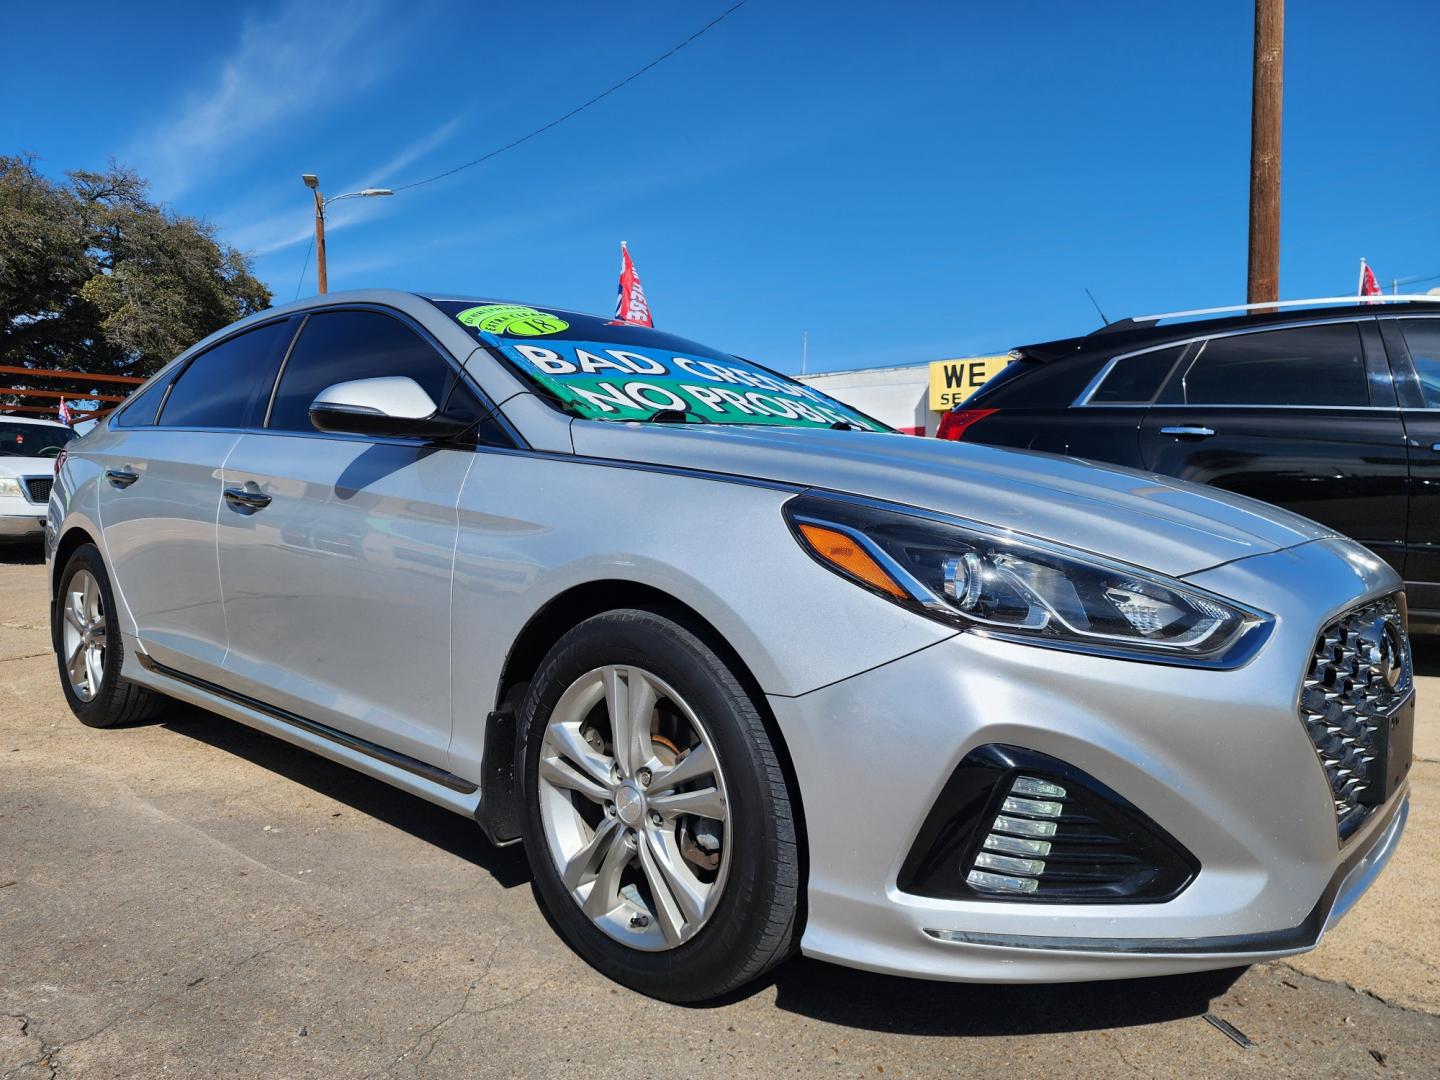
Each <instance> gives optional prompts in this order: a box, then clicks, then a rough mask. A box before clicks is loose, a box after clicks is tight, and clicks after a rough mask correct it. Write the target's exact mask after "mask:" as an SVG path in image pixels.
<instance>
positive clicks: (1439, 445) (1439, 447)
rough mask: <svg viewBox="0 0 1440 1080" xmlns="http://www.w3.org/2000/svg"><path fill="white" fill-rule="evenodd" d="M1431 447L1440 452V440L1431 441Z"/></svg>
mask: <svg viewBox="0 0 1440 1080" xmlns="http://www.w3.org/2000/svg"><path fill="white" fill-rule="evenodd" d="M1430 449H1431V450H1434V451H1435V452H1436V453H1437V454H1440V442H1436V443H1431V444H1430Z"/></svg>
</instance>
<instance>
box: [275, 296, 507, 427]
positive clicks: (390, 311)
mask: <svg viewBox="0 0 1440 1080" xmlns="http://www.w3.org/2000/svg"><path fill="white" fill-rule="evenodd" d="M437 310H438V309H437ZM342 311H369V312H374V313H376V314H379V315H384V316H387V317H389V318H391V319H394V320H395V321H396V322H398V323H399V324H400V325H401V326H404V327H405V328H406V329H408V330H409V331H410V332H411V333H413V334H415V335H416V336H417V337H418V338H419V339H420V340H421V341H422V342H424V343H425V344H426V345H427V346H428V347H429V348H430V349H431V350H432V351H433V352H434V353H435V354H436V355H437V356H439V357H440V359H441V361H442V362H443V363H445V364H446V365H447V366H448V367H449V368H450V371H451V373H452V374H453V375H455V376H456V379H455V382H456V383H464V384H465V386H466V388H467V389H469V391H470V392H471V393H472V394H473V395H474V396H475V399H476V400H477V401H478V402H479V403H480V407H481V416H480V419H479V420H478V421H477V422H476V426H477V427H478V426H479V424H482V423H484V422H485V421H486V420H488V419H490V418H491V417H494V418H495V419H496V420H498V421H499V423H500V427H501V429H502V430H503V431H504V432H505V437H506V438H507V439H509V440H510V442H511V443H512V444H513V445H514V446H515V447H516V448H526V447H528V445H529V444H528V443H527V442H526V441H525V438H524V437H523V436H522V435H521V434H520V432H519V429H517V428H516V427H515V425H514V424H512V423H511V422H510V418H509V417H508V416H506V415H505V414H504V412H502V411H501V409H500V406H499V405H497V404H496V403H495V402H493V401H491V400H490V397H489V395H488V394H486V393H485V391H484V390H482V389H481V388H480V385H479V383H477V382H476V381H475V379H474V378H473V377H472V376H471V375H470V373H469V372H468V371H466V370H465V363H464V361H463V360H461V359H460V358H459V357H457V356H456V355H455V354H454V353H452V352H451V351H450V350H449V349H448V348H446V347H445V346H444V345H442V344H441V343H440V342H439V341H437V340H436V339H435V336H434V335H433V334H431V333H430V331H428V330H426V329H425V327H424V326H422V325H421V324H420V322H419V321H418V320H416V319H415V318H414V317H413V316H411V315H409V314H408V313H406V312H404V311H401V310H400V309H399V308H392V307H389V306H387V305H385V304H375V303H368V302H364V301H341V302H339V303H335V304H326V305H319V306H316V307H313V308H307V309H306V310H305V311H304V312H303V315H304V319H303V321H302V322H301V324H300V326H299V327H298V328H297V329H296V331H295V336H294V337H292V338H291V339H290V345H289V348H287V349H286V350H285V356H284V358H283V359H282V360H281V361H280V367H279V369H278V370H277V371H276V372H275V381H274V383H272V384H271V387H270V402H269V404H268V405H267V406H266V408H265V419H264V426H262V427H259V428H253V429H247V430H248V431H250V432H253V433H258V434H261V435H271V434H273V435H300V436H304V437H309V436H310V435H311V434H312V433H311V432H308V431H279V430H277V429H275V428H272V427H271V426H270V421H271V419H272V413H273V412H274V408H275V399H276V398H277V397H278V396H279V394H280V382H281V380H282V379H283V378H284V376H285V369H286V368H288V367H289V366H290V357H291V354H292V353H293V352H294V350H295V346H296V344H297V343H298V342H299V341H300V335H301V334H302V333H303V332H304V330H305V327H306V325H307V324H308V323H309V321H310V317H311V316H312V315H321V314H327V313H329V312H342ZM454 392H455V391H454V385H453V384H452V386H451V388H450V390H449V392H448V394H447V398H446V402H448V400H449V395H450V394H453V393H454ZM506 400H509V399H508V398H507V399H506ZM446 402H440V407H441V408H444V406H445V404H446ZM313 434H314V435H321V436H324V437H327V438H335V437H337V436H334V435H330V434H327V433H325V432H319V431H317V432H314V433H313ZM340 437H342V438H347V439H360V440H362V441H369V442H397V443H401V444H404V445H415V446H434V445H436V444H435V441H434V440H433V439H384V440H380V439H367V438H366V436H363V435H357V436H340Z"/></svg>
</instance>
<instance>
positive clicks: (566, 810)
mask: <svg viewBox="0 0 1440 1080" xmlns="http://www.w3.org/2000/svg"><path fill="white" fill-rule="evenodd" d="M47 544H48V554H49V560H50V568H51V574H52V577H51V581H52V587H53V594H54V609H53V610H54V617H53V625H54V642H55V648H56V652H57V654H58V658H59V669H60V676H61V684H62V686H63V688H64V692H65V695H66V698H67V700H68V701H69V704H70V706H71V708H72V709H73V710H74V712H75V713H76V715H77V716H78V717H79V718H80V719H81V720H82V721H84V722H85V723H87V724H92V725H95V726H102V727H103V726H107V725H111V724H116V723H119V722H123V721H127V720H132V719H136V718H139V717H141V716H144V715H146V714H148V713H150V712H151V711H153V710H154V709H155V708H156V707H158V705H159V704H160V703H161V702H162V701H164V700H165V699H166V698H178V699H181V700H184V701H188V702H192V703H195V704H197V705H201V706H203V707H205V708H207V709H211V710H214V711H216V712H219V713H222V714H224V715H226V716H229V717H233V718H234V719H236V720H239V721H241V722H243V723H246V724H249V725H251V726H253V727H256V728H259V729H261V730H264V731H267V732H271V733H273V734H275V735H277V736H278V737H280V738H283V739H286V740H289V741H290V742H292V743H295V744H297V745H299V746H303V747H306V748H308V749H310V750H313V751H314V752H316V753H319V754H322V755H324V756H326V757H329V758H332V759H334V760H336V761H340V762H344V763H346V764H349V765H351V766H353V767H354V768H356V769H357V770H359V771H361V772H364V773H368V774H369V775H371V776H374V777H378V778H380V779H382V780H385V781H387V782H389V783H391V784H394V785H395V786H397V787H400V788H403V789H405V790H406V791H409V792H413V793H414V794H416V795H419V796H421V797H423V798H426V799H429V800H431V801H432V802H435V803H438V804H439V805H441V806H444V807H447V808H449V809H451V810H453V811H455V812H457V813H461V814H466V815H473V816H474V817H475V818H476V819H477V821H478V823H479V825H480V827H481V828H482V829H484V831H485V832H486V834H487V835H488V836H489V837H490V838H491V839H492V840H494V841H495V842H497V843H508V842H512V841H523V842H524V844H525V847H526V850H527V853H528V856H529V859H530V862H531V865H532V867H533V871H534V875H535V881H536V884H537V887H538V890H539V892H540V895H541V896H542V897H543V899H544V902H545V903H546V905H547V907H548V908H549V910H550V913H551V914H552V916H553V917H554V920H555V923H556V924H557V925H558V926H559V928H560V930H561V931H562V933H563V934H564V935H565V936H566V938H567V939H568V940H569V942H570V943H571V944H572V945H573V947H574V948H575V949H576V950H577V951H578V952H579V953H580V954H581V955H582V956H583V957H584V958H585V959H587V960H588V961H589V962H590V963H592V964H593V965H594V966H596V967H597V968H599V969H600V970H601V971H602V972H604V973H606V974H607V975H609V976H611V977H613V978H615V979H617V980H619V981H621V982H623V983H625V984H627V985H629V986H632V987H634V988H636V989H638V990H641V991H643V992H645V993H648V994H653V995H656V996H658V997H663V998H668V999H672V1000H695V999H702V998H707V997H711V996H714V995H717V994H721V993H724V992H726V991H728V990H730V989H732V988H734V987H736V986H739V985H740V984H742V983H744V982H745V981H747V980H749V979H753V978H755V977H756V976H757V975H759V974H761V973H762V972H764V971H765V970H766V969H768V968H770V967H771V966H772V965H774V964H776V963H777V962H779V961H780V960H781V959H783V958H784V957H785V956H787V955H789V954H790V953H791V952H792V951H794V950H795V949H797V948H798V949H799V950H800V951H803V952H805V953H808V954H810V955H812V956H816V957H823V958H825V959H829V960H833V961H837V962H839V963H843V964H850V965H854V966H857V967H862V968H868V969H871V970H875V971H881V972H895V973H902V974H907V975H920V976H926V977H933V978H941V979H962V980H1007V981H1040V980H1047V981H1048V980H1061V979H1092V978H1112V977H1120V976H1132V975H1147V974H1158V973H1163V972H1178V971H1190V970H1197V969H1203V968H1215V967H1222V966H1230V965H1235V964H1242V963H1247V962H1251V961H1255V960H1260V959H1264V958H1270V957H1276V956H1283V955H1287V954H1292V953H1297V952H1301V951H1304V950H1306V949H1309V948H1311V947H1313V946H1314V945H1315V943H1316V942H1317V940H1318V939H1319V937H1320V935H1321V933H1322V932H1323V931H1324V930H1325V929H1326V928H1327V927H1328V926H1330V925H1331V924H1333V923H1334V922H1335V920H1337V919H1338V918H1339V917H1340V916H1341V915H1342V914H1343V913H1344V912H1345V911H1346V910H1347V909H1348V908H1349V907H1350V905H1352V904H1353V903H1354V902H1355V900H1356V898H1357V897H1358V896H1359V895H1360V893H1361V892H1363V891H1364V889H1365V888H1366V887H1367V886H1368V885H1369V884H1370V882H1371V881H1372V880H1373V879H1374V877H1375V875H1376V874H1377V873H1378V872H1379V870H1380V868H1381V867H1382V866H1383V865H1384V863H1385V861H1386V860H1387V859H1388V857H1389V856H1390V854H1391V852H1392V851H1393V850H1394V847H1395V845H1396V843H1397V842H1398V840H1399V837H1400V834H1401V831H1402V829H1403V828H1404V823H1405V815H1406V808H1407V796H1408V785H1407V780H1406V772H1407V769H1408V765H1409V760H1410V738H1411V731H1412V724H1413V719H1412V718H1413V709H1414V695H1413V690H1412V673H1411V663H1410V652H1409V644H1408V638H1407V633H1406V623H1405V620H1406V611H1405V598H1404V595H1403V593H1402V592H1401V591H1400V580H1399V579H1398V578H1397V577H1396V575H1395V573H1394V572H1393V571H1392V570H1390V569H1389V568H1388V567H1386V566H1385V565H1384V564H1383V563H1381V562H1380V561H1379V560H1377V559H1376V558H1375V557H1374V556H1373V555H1371V554H1370V553H1368V552H1367V551H1366V550H1365V549H1363V548H1361V547H1359V546H1358V545H1356V544H1354V543H1352V542H1351V541H1349V540H1345V539H1342V538H1340V537H1337V536H1335V535H1333V533H1331V532H1329V531H1327V530H1326V529H1324V528H1322V527H1320V526H1318V525H1315V524H1314V523H1312V522H1309V521H1306V520H1304V519H1301V518H1298V517H1294V516H1291V515H1289V514H1286V513H1284V512H1282V511H1278V510H1275V509H1272V508H1269V507H1266V506H1263V505H1261V504H1259V503H1255V502H1251V501H1249V500H1246V499H1243V498H1239V497H1235V496H1230V495H1226V494H1224V493H1221V492H1217V491H1215V490H1212V489H1206V488H1200V487H1194V486H1190V485H1187V484H1185V483H1181V482H1178V481H1174V480H1168V479H1165V478H1162V477H1158V476H1152V475H1147V474H1143V473H1139V472H1132V471H1128V470H1124V469H1109V468H1101V467H1096V466H1092V465H1087V464H1083V463H1080V462H1076V461H1069V460H1064V459H1060V458H1055V457H1050V456H1046V455H1038V454H1030V453H1023V452H1012V451H1004V450H996V449H991V448H987V447H981V446H969V445H963V444H962V445H955V444H950V443H943V442H938V441H934V440H924V439H915V438H910V437H906V436H901V435H897V434H893V433H889V432H887V431H886V430H885V429H884V427H883V425H881V424H879V423H877V422H876V421H874V420H872V419H870V418H869V417H866V416H864V415H862V414H860V413H858V412H856V411H855V410H853V409H850V408H847V407H846V406H844V405H842V404H840V403H838V402H836V401H834V400H832V399H830V398H827V397H825V396H824V395H822V394H819V393H817V392H816V391H815V390H813V389H811V388H809V387H806V386H802V385H800V384H798V383H796V382H794V381H792V380H790V379H788V378H786V377H784V376H782V375H778V374H776V373H774V372H771V371H768V370H766V369H764V368H761V367H759V366H758V365H756V364H753V363H750V362H748V361H745V360H742V359H740V358H738V357H735V356H732V355H728V354H725V353H722V352H717V351H715V350H713V349H709V348H706V347H704V346H701V345H698V344H696V343H694V342H691V341H687V340H684V339H682V338H678V337H675V336H672V335H670V334H666V333H660V332H657V331H654V330H650V329H646V328H640V327H636V326H631V325H627V324H624V323H615V322H611V321H609V320H606V319H603V318H597V317H593V316H589V315H582V314H577V313H573V312H568V311H560V310H555V309H549V308H534V307H529V306H526V305H520V304H502V303H495V302H489V301H484V300H477V299H464V298H441V297H434V298H428V297H421V296H415V295H410V294H402V293H394V292H357V293H350V294H343V295H331V296H329V297H321V298H317V299H314V300H311V301H306V302H303V303H298V304H293V305H289V306H287V307H282V308H278V309H275V310H272V311H267V312H265V313H263V314H261V315H257V316H254V317H252V318H250V319H247V320H245V321H244V322H241V323H237V324H236V325H234V326H232V327H229V328H227V329H226V330H223V331H221V332H219V333H217V334H215V335H212V336H211V337H210V338H207V339H206V340H205V341H203V342H201V343H200V344H198V345H196V346H195V347H194V348H192V349H191V350H189V351H188V352H186V353H185V354H184V355H182V356H181V357H179V358H178V359H176V360H175V361H174V362H173V363H172V364H171V365H169V366H168V367H167V368H166V369H165V370H164V371H162V372H161V373H160V374H159V375H157V376H156V377H155V378H154V379H153V380H152V381H151V382H150V383H149V384H148V385H147V386H145V387H144V388H143V389H142V390H140V391H139V392H138V393H137V394H135V395H134V396H133V397H132V398H131V399H130V401H129V402H128V403H127V404H126V405H125V406H124V407H123V408H122V409H120V410H119V411H118V412H116V413H115V414H114V415H112V416H111V417H110V418H109V419H108V420H107V421H106V422H104V423H102V424H101V425H100V426H99V428H98V429H97V430H95V431H93V432H92V433H90V434H89V435H87V436H85V437H84V438H82V439H80V440H78V441H76V442H75V443H72V444H71V445H70V446H68V447H67V448H66V453H65V454H64V456H63V460H62V461H61V462H60V464H59V466H58V468H57V483H56V486H55V491H54V495H53V498H52V501H51V503H50V507H49V518H48V523H47Z"/></svg>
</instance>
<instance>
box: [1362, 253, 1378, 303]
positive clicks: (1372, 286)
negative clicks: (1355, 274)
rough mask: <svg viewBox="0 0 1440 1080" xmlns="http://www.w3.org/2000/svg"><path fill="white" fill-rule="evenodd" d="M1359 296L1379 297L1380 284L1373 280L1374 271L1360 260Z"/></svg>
mask: <svg viewBox="0 0 1440 1080" xmlns="http://www.w3.org/2000/svg"><path fill="white" fill-rule="evenodd" d="M1360 295H1361V296H1379V295H1380V283H1379V282H1378V281H1376V280H1375V271H1374V270H1371V269H1370V264H1369V263H1367V262H1366V261H1365V260H1364V259H1361V260H1360Z"/></svg>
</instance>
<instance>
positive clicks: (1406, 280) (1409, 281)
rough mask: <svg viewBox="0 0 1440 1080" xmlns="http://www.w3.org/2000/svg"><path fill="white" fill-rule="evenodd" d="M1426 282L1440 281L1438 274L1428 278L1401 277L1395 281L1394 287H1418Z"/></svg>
mask: <svg viewBox="0 0 1440 1080" xmlns="http://www.w3.org/2000/svg"><path fill="white" fill-rule="evenodd" d="M1426 281H1440V274H1431V275H1430V276H1429V277H1402V278H1397V279H1396V280H1395V284H1396V285H1419V284H1421V283H1422V282H1426Z"/></svg>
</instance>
